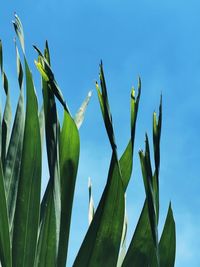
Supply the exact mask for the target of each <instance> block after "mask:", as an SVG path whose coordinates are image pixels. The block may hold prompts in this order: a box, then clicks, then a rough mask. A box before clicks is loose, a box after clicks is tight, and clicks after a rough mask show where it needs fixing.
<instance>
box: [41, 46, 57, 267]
mask: <svg viewBox="0 0 200 267" xmlns="http://www.w3.org/2000/svg"><path fill="white" fill-rule="evenodd" d="M45 54H46V55H48V58H49V59H50V56H49V50H48V45H47V44H46V48H45ZM42 87H43V103H44V116H45V134H46V146H47V158H48V165H49V173H50V179H49V183H48V186H47V189H46V191H45V195H44V198H43V201H42V208H41V218H40V232H39V239H38V246H37V256H36V266H42V267H43V266H48V267H51V266H52V267H53V266H56V260H57V253H58V245H59V230H60V214H61V200H60V198H61V197H60V167H59V150H58V149H59V147H58V145H59V122H58V118H57V110H56V104H55V99H54V94H53V92H52V90H51V88H50V87H49V85H48V83H47V82H46V81H45V80H44V79H42Z"/></svg>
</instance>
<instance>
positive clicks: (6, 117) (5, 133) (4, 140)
mask: <svg viewBox="0 0 200 267" xmlns="http://www.w3.org/2000/svg"><path fill="white" fill-rule="evenodd" d="M0 54H1V56H0V68H1V76H2V82H3V88H4V91H5V94H6V104H5V108H4V113H3V118H2V133H1V134H2V136H1V160H2V165H3V170H4V167H5V166H4V165H5V158H6V154H7V149H8V144H9V138H10V125H11V118H12V113H11V103H10V89H9V84H8V78H7V76H6V73H5V72H4V68H3V49H2V43H1V41H0Z"/></svg>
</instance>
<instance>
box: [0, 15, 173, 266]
mask: <svg viewBox="0 0 200 267" xmlns="http://www.w3.org/2000/svg"><path fill="white" fill-rule="evenodd" d="M13 24H14V29H15V32H16V35H17V37H18V41H19V43H20V45H21V49H22V53H23V57H24V66H23V64H22V63H21V60H20V56H19V54H20V53H19V52H18V48H17V44H15V47H16V58H17V76H18V82H19V88H20V93H19V99H18V104H17V108H16V111H15V116H14V123H13V125H12V124H11V121H12V119H11V117H12V116H11V103H10V90H9V83H8V79H7V76H6V73H5V71H4V66H3V48H2V42H0V68H1V76H2V81H3V88H4V91H5V94H6V103H5V108H4V113H3V117H2V119H1V126H2V127H0V139H1V142H0V144H1V147H0V152H1V161H0V196H1V201H0V211H1V216H0V261H1V265H2V267H11V266H13V267H17V266H18V267H22V266H24V267H25V266H29V267H31V266H34V267H36V266H42V267H44V266H47V267H51V266H59V267H62V266H66V261H67V251H68V245H69V244H68V242H69V233H70V222H71V213H72V206H73V198H74V190H75V184H76V176H77V169H78V162H79V150H80V140H79V130H78V129H79V127H80V126H81V124H82V121H83V119H84V113H85V110H86V107H87V105H88V102H89V100H90V97H91V92H89V94H88V96H87V97H86V99H85V101H84V102H83V104H82V106H81V108H80V109H79V111H78V113H77V114H76V116H75V118H73V117H72V115H71V114H70V111H69V108H68V106H67V104H66V102H65V100H64V97H63V95H62V92H61V90H60V88H59V86H58V84H57V82H56V80H55V77H54V73H53V71H52V69H51V60H50V53H49V48H48V43H47V42H46V44H45V50H44V53H42V52H41V51H40V50H39V49H38V48H37V47H36V46H34V48H35V50H36V51H37V53H38V60H37V61H35V64H36V66H37V68H38V70H39V72H40V74H41V79H42V93H43V105H42V107H41V109H40V110H39V108H38V101H37V96H36V92H35V87H34V83H33V77H32V74H31V71H30V69H29V65H28V62H27V59H26V53H25V44H24V33H23V28H22V24H21V22H20V20H19V18H18V16H17V15H16V14H15V20H14V22H13ZM24 76H25V78H26V104H25V103H24V102H25V101H24V88H23V84H24ZM96 89H97V94H98V98H99V103H100V108H101V112H102V116H103V121H104V124H105V128H106V131H107V135H108V138H109V141H110V145H111V149H112V157H111V162H110V168H109V173H108V178H107V183H106V186H105V188H104V191H103V194H102V196H101V199H100V202H99V204H98V207H97V209H96V211H95V209H94V204H93V199H92V192H91V183H89V222H90V225H89V228H88V231H87V233H86V235H85V238H84V240H83V242H82V245H81V247H80V250H79V251H78V254H77V256H76V259H75V261H74V264H73V266H74V267H84V266H85V267H88V266H91V267H93V266H95V267H98V266H99V267H102V266H105V267H106V266H108V267H111V266H123V267H129V266H130V267H131V266H136V267H140V266H141V267H145V266H146V267H147V266H151V267H157V266H159V267H172V266H174V261H175V222H174V219H173V213H172V208H171V204H170V205H169V209H168V214H167V218H166V221H165V225H164V229H163V232H162V235H161V238H160V239H159V236H158V221H159V169H160V136H161V122H162V101H161V103H160V109H159V116H158V119H157V117H156V114H155V113H154V114H153V149H154V151H153V152H154V163H155V170H154V171H152V166H151V159H150V148H149V141H148V137H147V135H146V141H145V142H146V143H145V151H144V152H143V151H140V152H139V157H140V162H141V169H142V174H143V181H144V187H145V192H146V198H145V201H144V206H143V209H142V212H141V215H140V218H139V221H138V224H137V227H136V229H135V232H134V234H133V237H132V240H131V243H130V245H129V247H128V249H127V251H126V245H125V243H126V232H127V217H126V208H125V195H126V189H127V187H128V183H129V181H130V178H131V174H132V167H133V150H134V139H135V130H136V120H137V113H138V107H139V101H140V94H141V81H140V79H139V82H138V94H137V96H135V90H134V89H132V91H131V129H130V140H129V141H128V143H127V146H126V148H125V150H124V153H123V154H122V155H121V157H118V153H117V145H116V142H115V134H114V129H113V125H112V115H111V111H110V107H109V100H108V94H107V88H106V82H105V77H104V73H103V65H102V63H101V64H100V86H99V85H98V83H96ZM55 98H57V99H58V100H59V102H60V103H61V105H62V106H63V112H64V120H63V124H62V126H60V121H59V118H58V115H57V107H56V100H55ZM44 131H45V141H46V150H47V158H48V167H49V180H48V185H47V187H46V190H45V193H44V196H43V197H42V199H41V168H42V167H41V166H42V144H43V132H44Z"/></svg>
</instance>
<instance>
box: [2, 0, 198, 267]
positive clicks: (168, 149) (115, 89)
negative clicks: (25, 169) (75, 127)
mask: <svg viewBox="0 0 200 267" xmlns="http://www.w3.org/2000/svg"><path fill="white" fill-rule="evenodd" d="M14 12H17V14H18V15H19V17H20V18H21V21H22V23H23V25H24V31H25V42H26V51H27V56H28V60H29V63H30V66H31V68H32V71H33V74H34V77H35V84H36V88H37V93H38V95H39V98H40V102H41V89H40V81H39V74H38V72H37V71H36V69H35V66H34V64H33V60H34V59H35V58H36V53H35V51H34V50H33V48H32V45H33V44H36V45H37V46H38V47H40V48H41V49H42V48H43V47H44V42H45V40H46V39H47V40H48V41H49V46H50V50H51V55H52V66H53V70H54V72H55V76H56V79H57V81H58V83H59V85H60V87H61V89H62V91H63V94H64V97H65V99H66V100H67V103H68V105H69V107H70V109H71V111H72V113H73V114H75V112H76V110H77V109H78V107H79V106H80V104H81V102H82V100H83V99H84V97H85V96H86V94H87V92H88V91H89V90H93V97H92V100H91V103H90V105H89V107H88V110H87V114H86V118H85V121H84V125H83V126H82V128H81V130H80V136H81V157H80V167H79V172H78V177H77V186H76V193H75V201H74V211H73V220H72V228H71V230H72V233H71V238H70V249H69V261H68V266H69V267H70V266H71V265H72V262H73V259H74V257H75V255H76V253H77V250H78V248H79V246H80V244H81V241H82V239H83V237H84V234H85V232H86V229H87V224H88V222H87V208H88V191H87V179H88V176H91V178H92V183H93V194H94V201H95V203H96V206H97V203H98V201H99V198H100V195H101V193H102V191H103V187H104V185H105V181H106V177H107V171H108V167H109V160H110V156H111V149H110V145H109V142H108V139H107V136H106V132H105V129H104V126H103V121H102V118H101V113H100V108H99V104H98V101H97V95H96V92H95V86H94V85H95V81H96V80H97V79H98V65H99V62H100V60H101V59H102V60H103V63H104V69H105V76H106V79H107V86H108V94H109V98H110V104H111V110H112V114H113V120H114V128H115V132H116V139H117V144H118V149H119V153H120V154H121V152H122V151H123V149H124V148H125V145H126V143H127V141H128V138H129V121H130V117H129V103H130V89H131V86H132V85H135V87H136V85H137V77H138V75H140V76H141V79H142V95H141V102H140V108H139V114H138V124H137V131H136V143H135V154H134V171H133V176H132V180H131V182H130V184H129V189H128V192H127V205H128V218H129V229H128V240H130V238H131V236H132V234H133V230H134V226H135V224H136V222H137V219H138V216H139V213H140V210H141V208H142V204H143V201H144V189H143V184H142V177H141V171H140V165H139V159H138V153H137V152H138V150H139V149H140V148H143V147H144V135H145V132H146V131H147V132H148V134H149V137H150V138H151V137H152V136H151V132H152V130H151V125H152V113H153V111H154V110H156V111H157V110H158V105H159V98H160V94H161V92H162V94H163V128H162V142H161V173H160V193H161V199H160V202H161V215H160V216H161V217H160V231H161V230H162V227H163V222H164V218H165V215H166V212H167V208H168V203H169V201H170V200H171V201H172V206H173V209H174V217H175V220H176V227H177V256H176V267H188V266H192V267H199V266H200V254H199V249H200V241H199V240H200V239H199V236H200V228H199V225H200V213H199V209H200V195H199V188H200V176H199V173H200V164H199V162H200V153H199V148H200V139H199V132H200V127H199V122H200V104H199V103H200V16H199V12H200V2H199V1H197V0H196V1H194V0H190V1H188V0H185V1H178V0H177V1H176V0H168V1H158V0H152V1H150V0H135V1H133V0H124V1H120V0H115V1H114V0H109V1H108V0H107V1H106V0H97V1H95V0H93V1H91V0H81V1H77V0H73V1H64V0H62V1H53V0H48V1H47V0H45V1H44V0H40V1H25V0H20V1H10V0H7V1H2V3H1V9H0V38H1V39H2V41H3V45H4V57H5V59H4V61H5V70H6V71H7V73H8V76H9V79H10V87H11V94H12V101H13V105H15V104H16V101H17V94H18V88H17V81H16V70H15V50H14V44H13V38H14V36H15V35H14V31H13V27H12V24H11V21H12V19H13V14H14ZM2 92H3V91H2ZM2 92H1V99H4V96H3V93H2ZM2 101H3V100H2ZM2 101H1V102H2ZM43 177H44V183H45V181H46V179H47V177H48V175H47V174H46V166H44V171H43Z"/></svg>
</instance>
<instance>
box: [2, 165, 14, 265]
mask: <svg viewBox="0 0 200 267" xmlns="http://www.w3.org/2000/svg"><path fill="white" fill-rule="evenodd" d="M0 196H1V201H0V211H1V216H0V261H1V266H2V267H11V266H12V258H11V240H10V233H9V221H8V210H7V202H6V194H5V187H4V177H3V170H2V164H1V163H0Z"/></svg>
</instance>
